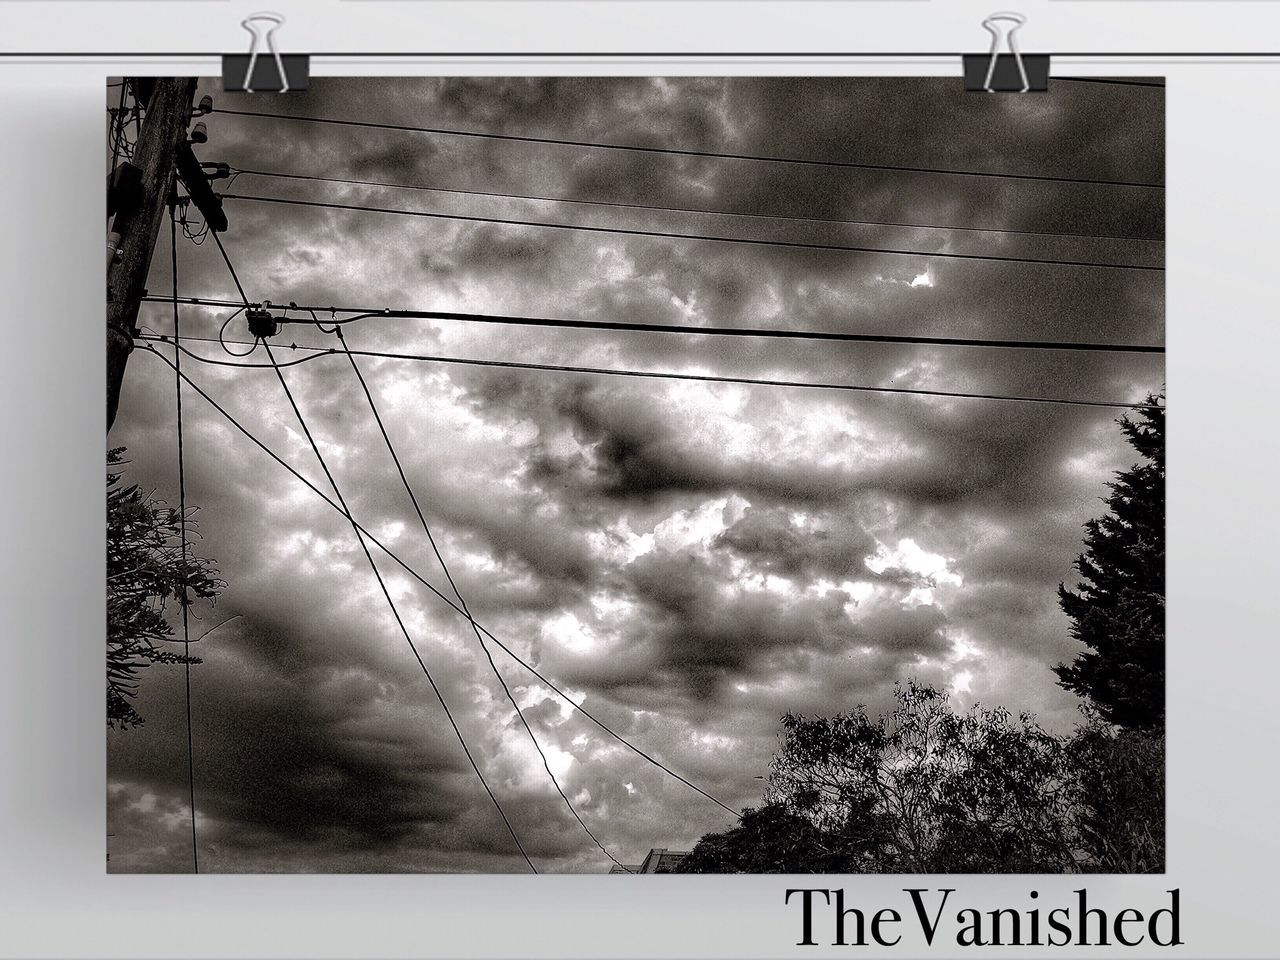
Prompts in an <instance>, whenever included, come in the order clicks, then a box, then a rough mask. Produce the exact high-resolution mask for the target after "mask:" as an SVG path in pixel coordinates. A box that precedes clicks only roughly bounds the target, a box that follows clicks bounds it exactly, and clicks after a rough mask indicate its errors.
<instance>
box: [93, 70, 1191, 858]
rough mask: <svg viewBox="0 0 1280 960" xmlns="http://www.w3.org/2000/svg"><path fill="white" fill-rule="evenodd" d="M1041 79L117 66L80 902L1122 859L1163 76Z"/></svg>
mask: <svg viewBox="0 0 1280 960" xmlns="http://www.w3.org/2000/svg"><path fill="white" fill-rule="evenodd" d="M1055 66H1056V65H1055ZM1057 72H1058V71H1056V72H1055V76H1054V77H1053V80H1052V82H1051V83H1050V85H1049V89H1048V90H1047V91H1045V92H1035V93H1026V94H1021V93H1019V94H1002V93H1001V94H988V93H983V92H971V91H967V90H966V89H965V87H964V84H963V83H962V82H961V80H960V79H959V78H958V77H956V76H954V75H953V76H946V77H936V78H930V77H849V76H805V77H787V76H763V77H751V76H741V77H735V76H728V77H726V76H617V77H607V76H606V77H592V76H572V77H555V76H477V77H464V76H447V77H413V78H405V77H395V78H391V77H387V78H358V77H312V78H311V79H310V85H309V88H308V89H307V90H305V91H290V92H288V93H245V92H225V91H224V90H223V84H222V78H221V77H209V78H200V79H197V78H186V77H135V76H130V77H115V78H112V79H110V80H108V81H107V84H106V112H105V118H106V123H105V131H106V136H105V153H106V172H107V177H106V194H107V213H108V220H107V223H108V231H109V235H108V242H107V255H106V261H107V264H106V271H107V305H106V308H107V336H106V352H107V363H106V370H107V398H106V399H107V404H106V405H107V438H106V451H105V460H104V463H103V472H104V477H103V480H104V482H105V494H104V495H105V501H106V525H107V530H106V533H107V536H106V542H107V555H106V625H107V640H106V700H105V704H106V717H105V721H106V723H105V726H106V742H107V751H106V753H107V775H106V788H107V789H106V807H107V817H106V833H107V837H106V852H107V861H106V867H105V868H106V870H107V871H108V872H110V873H121V874H134V873H225V874H238V873H451V874H452V873H479V874H508V873H510V874H514V873H557V874H564V873H575V874H642V873H643V874H647V873H662V874H702V873H713V874H773V873H785V874H1064V873H1066V874H1077V873H1079V874H1103V873H1105V874H1144V873H1155V874H1160V873H1164V871H1165V869H1166V855H1165V849H1166V845H1165V751H1166V741H1165V408H1166V388H1165V188H1164V187H1165V141H1166V138H1165V98H1164V95H1165V88H1164V82H1163V80H1162V79H1160V78H1158V77H1157V78H1150V77H1127V78H1119V79H1117V78H1111V79H1100V78H1091V77H1089V76H1083V75H1082V76H1076V77H1067V76H1057V75H1056V73H1057ZM1060 72H1068V73H1069V72H1071V71H1070V69H1069V68H1067V67H1065V66H1064V67H1063V69H1062V71H1060ZM97 82H100V81H95V83H97ZM91 106H92V104H91ZM94 109H95V110H96V109H97V107H96V106H95V107H94ZM95 136H96V134H95ZM94 142H95V144H96V143H97V141H96V140H95V141H94ZM95 162H96V160H95ZM95 189H96V187H95ZM95 242H96V241H95ZM95 296H96V294H95ZM95 349H96V348H95ZM1178 383H1180V381H1178V382H1175V386H1176V385H1178ZM1175 392H1176V391H1175ZM95 409H96V407H95ZM94 456H95V457H96V456H97V453H96V451H95V452H94ZM1179 463H1181V461H1179ZM95 722H96V721H95ZM615 882H623V883H625V882H626V881H615V880H614V879H612V878H609V879H605V880H601V881H600V883H602V884H609V883H615ZM656 882H659V883H661V882H664V881H656ZM592 883H594V881H592Z"/></svg>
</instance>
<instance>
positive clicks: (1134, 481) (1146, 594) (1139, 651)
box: [1055, 396, 1165, 730]
mask: <svg viewBox="0 0 1280 960" xmlns="http://www.w3.org/2000/svg"><path fill="white" fill-rule="evenodd" d="M1163 399H1164V398H1163V396H1160V397H1155V396H1152V397H1148V402H1149V403H1151V404H1160V405H1159V406H1155V407H1153V408H1149V409H1145V410H1143V411H1141V413H1140V415H1139V417H1138V418H1137V419H1130V418H1129V417H1128V416H1126V417H1124V418H1123V419H1121V420H1120V428H1121V429H1122V430H1123V431H1124V434H1125V437H1126V439H1127V440H1128V441H1129V443H1130V444H1131V445H1132V446H1133V448H1134V449H1135V450H1137V451H1138V453H1139V454H1140V455H1141V456H1142V458H1143V462H1141V463H1138V464H1136V465H1134V466H1133V467H1131V468H1129V469H1128V470H1124V471H1121V472H1119V473H1117V474H1116V479H1115V482H1114V483H1111V484H1110V485H1109V486H1110V488H1111V495H1110V496H1109V497H1108V498H1107V501H1106V502H1107V506H1108V508H1109V512H1108V514H1107V515H1106V516H1104V517H1101V518H1100V519H1095V520H1090V521H1089V522H1088V523H1087V524H1085V531H1086V532H1085V538H1084V544H1085V552H1084V553H1083V554H1081V555H1080V557H1079V558H1078V559H1077V560H1076V563H1075V567H1076V570H1078V571H1079V573H1080V576H1081V578H1082V579H1081V581H1080V583H1079V584H1077V586H1076V589H1075V590H1074V591H1073V590H1068V589H1067V588H1066V586H1065V585H1064V584H1060V585H1059V586H1058V603H1059V604H1060V606H1061V607H1062V609H1063V612H1065V613H1066V614H1067V616H1068V617H1070V618H1071V620H1072V627H1071V635H1072V636H1073V637H1075V638H1076V639H1077V640H1079V641H1080V642H1081V643H1083V644H1084V645H1085V646H1086V647H1087V648H1088V649H1087V650H1086V651H1084V652H1082V653H1080V654H1079V655H1078V656H1077V657H1076V659H1075V662H1073V663H1072V664H1071V665H1070V666H1068V665H1066V664H1059V665H1058V666H1057V667H1056V668H1055V672H1056V673H1057V674H1058V682H1059V683H1060V684H1061V685H1062V686H1063V687H1065V688H1066V689H1068V690H1071V691H1072V692H1074V693H1076V694H1079V695H1080V696H1082V697H1085V698H1087V699H1088V700H1089V701H1091V702H1092V703H1093V705H1094V706H1096V707H1097V709H1098V711H1099V712H1100V713H1101V715H1102V717H1103V718H1104V719H1105V720H1107V721H1108V722H1110V723H1114V724H1117V725H1119V726H1122V727H1128V728H1130V729H1140V730H1149V729H1157V728H1161V727H1163V726H1164V659H1165V656H1164V653H1165V651H1164V615H1165V614H1164V526H1165V507H1164V501H1165V492H1164V484H1165V475H1164V417H1165V410H1164V406H1163V404H1162V401H1163Z"/></svg>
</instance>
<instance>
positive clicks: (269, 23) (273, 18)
mask: <svg viewBox="0 0 1280 960" xmlns="http://www.w3.org/2000/svg"><path fill="white" fill-rule="evenodd" d="M282 23H284V17H282V16H280V14H278V13H255V14H254V15H253V16H251V17H245V18H244V19H243V20H241V21H240V26H242V27H244V28H245V29H246V30H248V31H249V33H250V34H251V35H252V36H253V42H252V43H250V44H249V65H248V66H247V67H245V69H244V92H245V93H253V86H252V85H253V68H254V66H255V65H256V64H257V62H258V44H260V43H265V44H266V45H267V49H268V50H270V51H271V56H273V57H274V58H275V61H276V72H277V73H278V74H279V75H280V92H281V93H288V92H289V78H288V77H287V76H286V75H285V72H284V61H283V60H281V59H280V51H279V50H277V49H276V37H275V33H276V29H277V28H278V27H279V26H280V24H282ZM984 26H985V24H984ZM1010 40H1012V37H1010ZM991 50H992V52H993V53H994V52H995V47H994V46H993V47H992V48H991ZM994 62H995V58H994V57H992V63H993V64H994ZM1019 62H1021V61H1019ZM993 69H994V67H993Z"/></svg>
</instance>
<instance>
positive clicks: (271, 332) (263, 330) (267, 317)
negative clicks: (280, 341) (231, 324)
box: [244, 307, 280, 340]
mask: <svg viewBox="0 0 1280 960" xmlns="http://www.w3.org/2000/svg"><path fill="white" fill-rule="evenodd" d="M244 318H245V320H247V321H248V323H249V333H250V334H252V335H253V338H254V339H255V340H258V339H265V338H267V337H274V336H275V335H276V334H277V333H279V332H280V324H279V322H278V321H277V320H276V318H275V317H273V316H272V315H271V313H270V312H269V311H267V310H263V309H262V308H261V307H250V308H249V309H248V310H246V311H245V312H244Z"/></svg>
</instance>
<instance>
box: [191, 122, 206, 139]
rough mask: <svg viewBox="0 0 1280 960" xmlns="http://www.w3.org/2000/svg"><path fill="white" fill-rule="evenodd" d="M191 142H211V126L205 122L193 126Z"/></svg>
mask: <svg viewBox="0 0 1280 960" xmlns="http://www.w3.org/2000/svg"><path fill="white" fill-rule="evenodd" d="M191 142H192V143H208V142H209V128H208V127H206V126H205V125H204V123H203V122H201V123H197V124H196V125H195V126H194V127H192V128H191Z"/></svg>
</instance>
